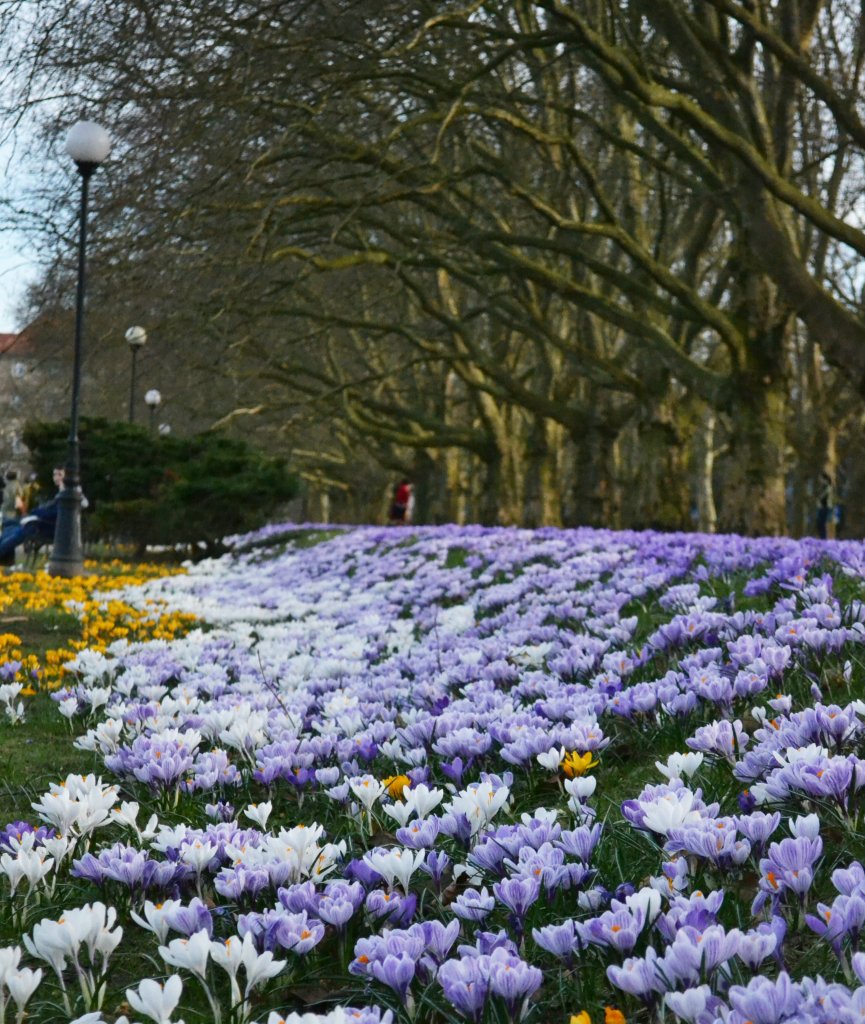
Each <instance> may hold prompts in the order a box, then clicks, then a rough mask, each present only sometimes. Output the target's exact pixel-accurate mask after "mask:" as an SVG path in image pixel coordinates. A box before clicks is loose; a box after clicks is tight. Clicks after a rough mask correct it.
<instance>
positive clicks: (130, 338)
mask: <svg viewBox="0 0 865 1024" xmlns="http://www.w3.org/2000/svg"><path fill="white" fill-rule="evenodd" d="M126 344H127V345H128V346H129V348H130V351H131V352H132V378H131V380H130V381H129V422H130V423H134V422H135V359H136V356H137V355H138V350H139V349H140V348H143V347H144V345H146V344H147V331H145V330H144V328H143V327H130V328H129V330H128V331H127V332H126Z"/></svg>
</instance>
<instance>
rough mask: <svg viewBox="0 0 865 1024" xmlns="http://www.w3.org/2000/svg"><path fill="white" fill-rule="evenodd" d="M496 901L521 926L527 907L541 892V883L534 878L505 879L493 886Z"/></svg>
mask: <svg viewBox="0 0 865 1024" xmlns="http://www.w3.org/2000/svg"><path fill="white" fill-rule="evenodd" d="M493 892H494V893H495V896H496V899H497V900H498V901H499V902H500V903H504V905H505V906H506V907H507V908H508V910H510V912H511V913H512V914H513V915H514V917H515V918H516V920H517V921H518V922H519V923H520V926H522V922H523V921H524V920H525V916H526V914H527V913H528V910H529V907H530V906H531V905H532V904H533V903H534V902H535V901H536V900H537V898H538V896H539V895H540V892H541V882H540V879H539V878H536V877H534V876H532V877H529V878H506V879H505V880H504V881H502V882H496V883H495V884H494V885H493Z"/></svg>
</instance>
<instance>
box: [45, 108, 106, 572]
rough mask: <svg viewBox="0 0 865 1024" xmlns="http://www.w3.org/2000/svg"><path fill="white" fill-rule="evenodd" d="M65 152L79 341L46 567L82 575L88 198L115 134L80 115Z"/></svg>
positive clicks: (73, 367)
mask: <svg viewBox="0 0 865 1024" xmlns="http://www.w3.org/2000/svg"><path fill="white" fill-rule="evenodd" d="M65 149H66V152H67V154H68V155H69V156H71V157H72V159H73V160H74V161H75V164H76V166H77V167H78V173H79V175H80V176H81V203H80V212H79V220H78V285H77V289H76V293H75V346H74V350H73V360H72V408H71V410H70V415H69V439H68V446H67V455H66V466H65V468H64V471H63V487H62V489H61V491H60V493H59V494H58V496H57V524H56V526H55V528H54V547H53V549H52V552H51V560H50V561H49V563H48V571H49V573H51V575H52V576H80V575H81V574H82V573H83V572H84V550H83V548H82V546H81V451H80V446H79V442H78V401H79V395H80V391H81V354H82V348H83V344H84V299H85V295H86V293H87V200H88V196H89V189H90V178H91V177H92V176H93V173H94V172H95V171H96V169H97V168H98V167H99V165H100V164H101V163H103V162H104V161H105V160H106V159H107V157H108V154H109V153H110V152H111V137H110V136H109V134H108V132H107V131H106V130H105V129H104V128H103V127H102V126H101V125H98V124H96V123H95V122H93V121H79V122H78V123H77V124H74V125H73V126H72V128H71V129H70V131H69V134H68V135H67V137H66V146H65Z"/></svg>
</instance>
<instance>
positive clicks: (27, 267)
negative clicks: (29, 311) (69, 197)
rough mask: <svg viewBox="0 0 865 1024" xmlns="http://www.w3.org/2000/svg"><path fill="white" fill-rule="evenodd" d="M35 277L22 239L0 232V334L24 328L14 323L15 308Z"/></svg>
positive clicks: (12, 233)
mask: <svg viewBox="0 0 865 1024" xmlns="http://www.w3.org/2000/svg"><path fill="white" fill-rule="evenodd" d="M35 276H36V266H35V264H34V263H33V260H32V258H30V257H29V256H28V254H27V247H26V243H25V241H24V238H23V237H21V236H20V235H17V234H15V233H14V232H12V231H0V334H10V333H12V331H15V330H17V329H18V328H20V327H23V326H24V325H23V324H21V323H18V322H17V321H16V318H15V307H16V305H17V304H18V302H19V301H20V300H21V299H22V298H23V296H24V289H25V287H26V286H27V284H28V283H29V282H30V281H31V280H32V279H33V278H34V277H35Z"/></svg>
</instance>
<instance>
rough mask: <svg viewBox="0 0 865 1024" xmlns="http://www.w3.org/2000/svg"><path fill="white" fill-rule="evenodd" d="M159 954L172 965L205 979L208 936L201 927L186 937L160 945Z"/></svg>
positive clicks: (208, 953) (208, 949) (208, 950)
mask: <svg viewBox="0 0 865 1024" xmlns="http://www.w3.org/2000/svg"><path fill="white" fill-rule="evenodd" d="M159 955H160V956H161V957H162V959H163V960H164V961H165V962H166V963H167V964H171V966H172V967H183V968H185V969H186V970H187V971H191V972H192V973H193V974H194V975H196V976H197V977H199V978H201V980H202V981H205V976H206V974H207V959H208V957H209V956H210V936H209V935H208V934H207V932H206V931H205V929H204V928H202V929H201V931H197V932H196V933H195V934H194V935H190V936H189V938H188V939H174V940H173V941H172V942H169V943H168V945H167V946H160V947H159Z"/></svg>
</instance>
